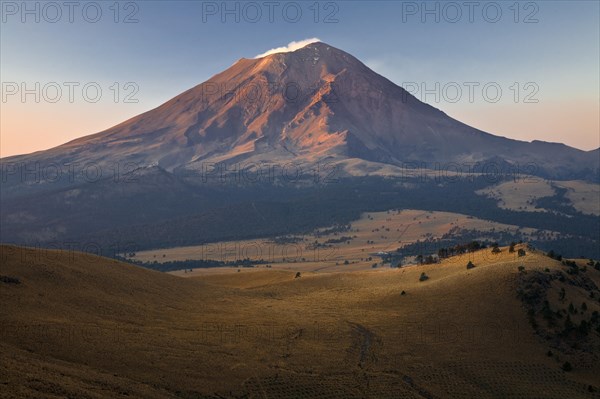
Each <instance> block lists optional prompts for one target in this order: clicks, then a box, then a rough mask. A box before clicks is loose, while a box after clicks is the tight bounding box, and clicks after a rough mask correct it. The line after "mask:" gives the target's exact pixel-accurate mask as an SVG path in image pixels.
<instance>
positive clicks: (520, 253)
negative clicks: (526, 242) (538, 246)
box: [517, 248, 525, 258]
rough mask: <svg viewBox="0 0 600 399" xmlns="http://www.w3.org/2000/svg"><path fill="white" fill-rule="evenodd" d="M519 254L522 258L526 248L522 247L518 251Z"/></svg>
mask: <svg viewBox="0 0 600 399" xmlns="http://www.w3.org/2000/svg"><path fill="white" fill-rule="evenodd" d="M517 255H518V256H519V258H520V257H522V256H525V250H524V249H522V248H520V249H519V250H518V251H517Z"/></svg>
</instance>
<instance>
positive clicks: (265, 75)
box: [3, 43, 600, 179]
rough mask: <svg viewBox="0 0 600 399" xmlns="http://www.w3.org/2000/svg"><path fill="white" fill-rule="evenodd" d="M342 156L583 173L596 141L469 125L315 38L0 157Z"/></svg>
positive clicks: (181, 160) (592, 166) (194, 166)
mask: <svg viewBox="0 0 600 399" xmlns="http://www.w3.org/2000/svg"><path fill="white" fill-rule="evenodd" d="M354 158H358V159H362V160H364V161H371V162H381V163H388V164H395V165H401V164H402V163H403V162H419V163H424V164H425V165H426V166H427V167H433V166H434V165H435V163H442V164H443V163H448V162H459V163H476V162H496V163H500V165H502V162H504V161H507V162H508V163H509V164H511V165H512V166H513V167H515V166H517V165H518V167H519V170H520V172H521V173H528V174H537V175H542V176H551V177H554V178H588V179H589V178H594V177H595V175H594V173H595V172H596V171H597V169H598V166H599V163H600V160H599V159H598V153H597V151H596V152H585V151H580V150H577V149H574V148H571V147H568V146H565V145H562V144H560V145H559V144H551V143H544V142H537V141H536V142H533V143H526V142H520V141H516V140H510V139H506V138H502V137H497V136H493V135H491V134H488V133H485V132H482V131H479V130H477V129H474V128H471V127H469V126H467V125H465V124H463V123H461V122H459V121H456V120H454V119H452V118H450V117H449V116H447V115H446V114H444V113H443V112H442V111H440V110H438V109H436V108H434V107H431V106H429V105H427V104H424V103H422V102H420V101H419V100H417V99H416V98H415V97H413V96H412V95H410V94H409V93H408V92H406V91H405V90H404V89H403V88H401V87H399V86H397V85H395V84H394V83H392V82H391V81H389V80H388V79H386V78H384V77H382V76H380V75H378V74H377V73H375V72H373V71H372V70H370V69H369V68H368V67H367V66H365V65H364V64H363V63H361V62H360V61H359V60H357V59H356V58H354V57H353V56H351V55H350V54H347V53H345V52H343V51H341V50H338V49H336V48H334V47H332V46H330V45H328V44H325V43H312V44H309V45H307V46H305V47H303V48H301V49H299V50H296V51H294V52H289V53H278V54H272V55H269V56H266V57H263V58H258V59H240V60H239V61H238V62H236V63H235V64H234V65H232V66H231V67H230V68H228V69H227V70H225V71H223V72H221V73H219V74H217V75H215V76H213V77H212V78H211V79H209V80H208V81H207V82H204V83H202V84H200V85H198V86H196V87H194V88H192V89H190V90H188V91H186V92H184V93H182V94H180V95H179V96H177V97H175V98H173V99H172V100H170V101H168V102H166V103H165V104H163V105H161V106H159V107H158V108H156V109H153V110H151V111H148V112H146V113H144V114H141V115H139V116H136V117H134V118H132V119H130V120H128V121H125V122H123V123H121V124H119V125H117V126H114V127H112V128H110V129H108V130H106V131H103V132H101V133H98V134H94V135H91V136H86V137H82V138H80V139H77V140H73V141H71V142H69V143H66V144H64V145H62V146H59V147H56V148H53V149H50V150H48V151H42V152H38V153H34V154H30V155H24V156H17V157H10V158H5V159H4V160H3V162H7V163H10V162H26V163H31V162H41V163H42V164H49V163H52V162H55V163H57V164H65V163H90V162H94V163H98V164H100V165H102V164H111V163H112V164H114V163H121V164H123V163H126V162H132V163H133V164H135V165H138V166H147V165H154V164H158V165H160V166H161V167H163V168H165V169H166V170H169V171H174V170H181V169H188V170H197V171H198V170H201V169H202V168H203V165H205V164H206V163H214V162H227V163H235V162H241V161H245V162H266V163H271V164H278V163H279V164H283V163H286V162H289V161H292V160H293V161H296V162H303V163H307V164H314V163H315V162H324V161H330V162H335V161H343V160H348V159H354ZM505 166H506V165H505Z"/></svg>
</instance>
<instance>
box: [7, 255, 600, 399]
mask: <svg viewBox="0 0 600 399" xmlns="http://www.w3.org/2000/svg"><path fill="white" fill-rule="evenodd" d="M1 248H2V265H1V267H0V275H2V276H3V278H2V282H0V299H1V301H2V304H3V306H2V307H1V309H0V324H1V325H2V326H3V328H2V330H1V333H0V334H1V337H2V339H1V341H2V353H3V356H2V357H1V360H0V368H1V369H2V371H1V373H0V375H1V376H2V377H1V378H0V392H1V394H0V395H1V396H2V397H91V398H100V397H106V398H109V397H110V398H114V397H120V396H125V395H128V396H129V397H186V398H191V397H219V396H217V395H220V397H255V398H265V397H266V398H278V397H283V398H302V397H306V398H308V397H328V398H337V397H340V398H341V397H346V398H347V397H350V398H354V397H356V398H364V397H373V398H386V397H388V398H403V397H404V398H423V397H428V398H454V397H456V398H464V397H478V398H492V397H499V398H500V397H501V398H505V397H544V398H565V397H568V398H578V397H582V398H587V397H590V398H591V397H598V393H597V392H590V391H589V390H590V388H589V385H593V384H594V378H593V376H594V373H596V372H598V371H600V370H598V369H597V366H596V365H595V364H594V363H591V362H588V363H586V364H581V365H579V364H578V363H577V361H576V360H575V359H574V358H569V359H570V360H571V362H572V363H573V366H574V370H573V371H571V372H570V373H566V372H564V371H562V370H561V364H562V362H563V361H564V360H565V359H567V357H568V356H569V355H562V354H561V355H560V356H564V357H563V358H562V359H560V360H557V359H556V358H555V357H548V356H547V355H546V353H547V351H548V350H549V346H548V343H547V342H545V341H544V339H542V338H541V337H539V336H538V335H536V334H535V333H534V330H533V329H532V327H531V325H530V323H529V320H528V316H527V311H526V308H525V307H524V305H523V302H522V301H521V299H519V298H518V297H517V288H518V286H519V284H520V282H519V275H520V274H521V275H523V272H519V271H518V266H521V265H523V266H524V267H525V273H529V275H533V273H534V270H535V269H539V270H541V271H543V270H544V269H545V268H548V269H549V270H560V269H562V268H563V267H564V266H562V265H561V264H560V263H559V262H557V261H555V260H552V259H550V258H547V257H546V256H544V255H542V254H537V253H533V252H529V251H528V254H527V256H525V257H522V258H518V257H517V256H516V254H514V253H510V254H509V253H508V250H507V248H503V249H502V252H501V253H500V254H497V255H492V254H491V252H490V251H489V250H484V251H480V252H477V253H474V254H470V255H463V256H462V257H455V258H451V259H448V260H445V261H444V262H443V263H442V264H437V265H429V266H419V267H416V266H415V267H409V268H405V269H399V270H398V269H390V270H374V271H365V272H351V273H302V275H301V276H300V277H298V278H296V277H295V273H294V272H286V271H281V270H277V271H275V270H260V271H258V270H255V271H252V272H249V271H246V270H242V271H241V272H240V273H230V274H227V275H218V274H213V275H206V276H202V277H199V278H192V279H182V278H178V277H174V276H170V275H166V274H160V273H156V272H152V271H147V270H144V269H140V268H136V267H132V266H130V265H126V264H122V263H116V262H113V261H112V260H107V259H102V258H97V257H93V256H89V255H82V254H70V253H67V252H42V251H39V250H37V251H36V250H25V249H20V248H15V247H6V246H3V247H1ZM469 260H471V261H472V262H473V263H474V264H475V266H476V267H475V268H473V269H469V270H467V268H466V264H467V262H468V261H469ZM422 272H425V273H426V274H427V275H428V277H429V279H428V280H426V281H419V277H420V275H421V273H422ZM584 273H585V275H586V276H588V277H589V278H590V279H592V278H593V279H595V280H594V281H596V282H597V280H598V274H599V272H598V271H596V270H594V269H593V268H588V269H587V270H586V271H585V272H584ZM17 281H18V283H17ZM573 289H574V290H578V289H579V288H578V287H573ZM402 291H404V292H405V294H404V295H402ZM569 295H571V293H569ZM573 295H575V294H573ZM588 306H589V309H588V311H590V312H591V311H593V309H595V308H596V307H597V301H596V302H595V303H594V302H593V301H591V300H590V301H588ZM594 339H595V338H594ZM557 353H558V352H557ZM597 388H598V387H595V388H594V386H592V387H591V390H592V391H593V390H594V389H597ZM244 395H246V396H244Z"/></svg>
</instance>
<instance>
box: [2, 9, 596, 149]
mask: <svg viewBox="0 0 600 399" xmlns="http://www.w3.org/2000/svg"><path fill="white" fill-rule="evenodd" d="M273 3H275V5H274V6H273V7H274V13H273V18H272V20H271V18H270V15H269V9H268V6H265V5H264V2H263V1H258V2H255V3H253V4H254V5H258V7H259V8H260V9H261V12H262V15H261V16H260V17H259V16H257V14H256V8H252V7H251V6H246V8H245V9H244V6H245V4H246V3H245V2H229V3H228V4H227V7H228V8H230V9H233V10H234V12H233V13H231V14H224V13H223V11H224V10H223V9H222V8H221V7H222V6H221V4H222V2H221V1H219V2H201V1H179V2H177V1H175V2H174V1H168V2H167V1H136V2H120V3H118V10H119V13H118V15H115V8H114V2H113V1H106V2H104V1H97V2H95V3H94V2H86V1H84V2H75V6H74V8H73V14H72V19H73V21H72V22H70V15H69V9H68V8H67V7H66V6H64V5H62V4H63V2H62V1H58V2H56V3H52V4H50V3H46V2H34V1H32V2H29V3H28V7H29V8H30V9H32V10H34V12H33V13H31V14H27V13H25V11H24V10H23V5H22V4H23V3H22V2H21V1H18V2H10V1H2V4H1V6H2V22H1V28H0V80H1V81H2V102H1V103H0V106H1V109H0V129H1V130H0V131H1V137H0V156H2V157H4V156H9V155H15V154H21V153H29V152H33V151H37V150H43V149H47V148H51V147H53V146H56V145H59V144H62V143H64V142H66V141H69V140H71V139H74V138H77V137H81V136H84V135H88V134H92V133H95V132H98V131H101V130H104V129H106V128H108V127H110V126H112V125H115V124H117V123H119V122H122V121H123V120H125V119H128V118H130V117H132V116H135V115H137V114H139V113H141V112H144V111H147V110H149V109H151V108H154V107H156V106H158V105H160V104H161V103H163V102H165V101H167V100H168V99H170V98H172V97H174V96H176V95H177V94H179V93H181V92H182V91H184V90H186V89H188V88H190V87H192V86H195V85H197V84H199V83H201V82H203V81H205V80H207V79H208V78H210V77H211V76H212V75H214V74H216V73H218V72H220V71H221V70H223V69H225V68H227V67H229V66H230V65H232V64H233V63H234V62H235V61H236V60H238V59H239V58H242V57H246V58H251V57H254V56H256V55H257V54H260V53H264V52H265V51H267V50H269V49H271V48H275V47H279V46H284V45H286V44H287V43H289V42H291V41H296V40H302V39H307V38H312V37H318V38H319V39H321V40H322V41H324V42H327V43H329V44H330V45H332V46H335V47H338V48H340V49H342V50H344V51H347V52H349V53H351V54H353V55H354V56H356V57H357V58H359V59H360V60H362V61H363V62H365V63H366V64H367V65H368V66H370V67H371V68H373V69H374V70H375V71H377V72H378V73H380V74H382V75H384V76H386V77H387V78H389V79H390V80H392V81H393V82H395V83H397V84H400V85H403V86H405V87H406V86H410V87H412V88H413V89H412V90H413V91H414V90H416V89H415V88H420V89H419V91H418V92H415V95H416V96H417V97H418V98H420V99H422V100H423V101H425V102H428V103H430V104H432V105H433V106H435V107H437V108H440V109H442V110H443V111H445V112H446V113H447V114H449V115H450V116H452V117H454V118H456V119H459V120H461V121H463V122H465V123H467V124H469V125H472V126H474V127H476V128H479V129H482V130H485V131H487V132H490V133H493V134H496V135H501V136H506V137H510V138H515V139H520V140H527V141H530V140H536V139H537V140H545V141H553V142H564V143H566V144H568V145H571V146H574V147H577V148H581V149H585V150H591V149H595V148H598V147H599V146H600V133H599V132H600V111H599V109H600V80H599V79H600V78H599V71H600V65H599V64H600V43H599V37H600V27H599V21H600V6H599V4H600V3H599V2H598V1H569V2H567V1H564V2H563V1H539V2H519V3H517V6H516V7H515V2H514V1H508V2H475V5H474V6H473V7H474V8H473V13H472V15H470V10H469V8H468V7H467V6H465V5H464V3H465V2H462V1H459V2H455V3H451V4H452V5H450V6H445V4H447V3H445V2H421V1H419V2H400V1H397V2H394V1H390V2H374V1H370V2H361V1H338V2H320V3H317V7H316V8H318V9H319V13H318V15H315V5H314V4H315V3H314V2H313V1H308V2H301V1H298V2H288V1H281V2H278V1H275V2H273ZM56 4H58V5H59V7H60V12H61V16H58V14H57V8H56V7H55V5H56ZM236 4H237V5H236ZM61 5H62V6H61ZM457 6H458V7H457ZM35 7H37V8H38V10H39V22H37V21H36V20H35V19H36V11H35ZM97 7H99V9H100V10H102V15H101V16H99V17H98V18H97V17H96V11H97ZM215 7H216V8H215ZM236 7H238V10H239V11H237V12H236V11H235V8H236ZM284 7H285V10H286V13H284V11H283V10H284ZM311 7H312V8H311ZM444 7H446V8H444ZM84 8H85V10H86V11H85V13H84V10H83V9H84ZM457 8H458V9H460V12H461V14H462V15H460V16H458V14H457ZM298 9H300V10H301V11H302V15H301V16H299V17H296V11H297V10H298ZM436 9H438V10H439V20H437V21H436V15H435V10H436ZM426 10H433V11H434V13H433V14H425V15H422V12H423V11H426ZM498 10H500V12H501V15H498V14H497V11H498ZM517 10H518V13H517V12H516V11H517ZM210 11H216V14H214V15H213V14H212V13H210ZM132 13H133V15H132V16H131V19H132V20H134V21H133V22H132V23H124V19H125V18H126V17H127V16H128V15H130V14H132ZM332 13H333V14H332ZM328 16H329V17H328ZM236 17H237V18H238V21H236ZM23 18H24V19H25V21H23ZM115 18H116V20H117V21H118V22H115ZM222 18H225V21H223V20H222ZM423 18H425V20H423ZM94 19H98V21H97V22H91V21H93V20H94ZM135 20H137V22H135ZM294 20H296V21H294ZM53 21H54V22H53ZM493 21H496V22H493ZM526 22H527V23H526ZM36 82H39V87H40V89H39V91H38V93H39V94H40V99H39V102H36V98H35V94H27V95H26V96H25V98H24V99H23V98H22V97H21V94H22V93H21V89H22V88H23V87H22V86H23V84H24V85H25V86H26V87H27V88H28V89H30V90H33V91H34V92H35V91H36ZM52 82H54V83H52ZM65 82H75V83H77V84H79V86H77V87H75V88H74V92H73V98H72V100H73V101H72V102H70V101H69V98H68V97H69V89H68V86H67V85H65ZM115 82H116V83H117V85H116V86H115V85H114V84H115ZM129 82H131V83H133V85H129V86H126V84H127V83H129ZM90 83H93V84H96V85H97V86H99V87H100V88H101V90H102V95H101V96H100V97H99V100H98V102H95V103H94V102H91V101H89V100H86V99H85V97H84V95H83V93H82V87H83V85H85V84H90ZM473 83H475V84H478V85H479V86H477V87H475V88H474V91H473V101H470V98H469V90H468V86H467V85H466V84H473ZM515 83H516V85H515ZM437 84H439V90H436V85H437ZM485 85H488V92H487V95H488V99H487V100H486V97H485V94H486V93H484V92H483V86H485ZM44 86H46V91H45V92H44V90H43V87H44ZM56 86H59V87H60V88H61V92H62V97H61V98H60V100H58V101H56V102H51V101H52V100H53V99H54V97H55V95H56ZM456 86H459V87H461V90H462V93H461V94H460V95H459V94H458V92H457V91H456ZM15 87H16V88H17V90H18V91H19V92H17V93H16V94H10V93H11V92H12V90H15ZM111 87H112V89H111ZM117 87H118V88H119V93H118V96H117V98H116V100H117V102H115V94H116V93H115V91H116V90H115V89H116V88H117ZM444 87H446V90H444ZM494 87H500V88H501V90H502V95H501V96H499V97H498V101H497V102H492V101H491V100H493V99H494V98H495V97H497V96H496V92H495V90H496V89H495V88H494ZM134 88H137V89H138V91H137V93H135V94H133V96H132V97H131V99H133V100H137V102H134V103H131V102H126V101H125V100H126V95H127V94H132V93H133V91H134ZM423 88H427V89H429V90H430V91H431V90H432V91H433V93H432V92H430V93H429V94H427V95H423V92H422V90H421V89H423ZM517 88H518V90H519V98H518V101H515V98H514V95H515V92H516V91H517ZM435 92H437V93H439V98H436V96H435ZM90 93H91V94H90ZM88 95H89V98H90V99H91V97H93V96H94V90H93V88H92V89H89V91H88ZM527 96H529V97H527ZM527 98H528V99H529V100H534V101H537V102H530V101H527V100H526V99H527Z"/></svg>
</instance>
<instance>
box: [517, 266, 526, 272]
mask: <svg viewBox="0 0 600 399" xmlns="http://www.w3.org/2000/svg"><path fill="white" fill-rule="evenodd" d="M517 269H519V271H520V272H523V271H525V266H523V265H521V266H519V267H518V268H517Z"/></svg>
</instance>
